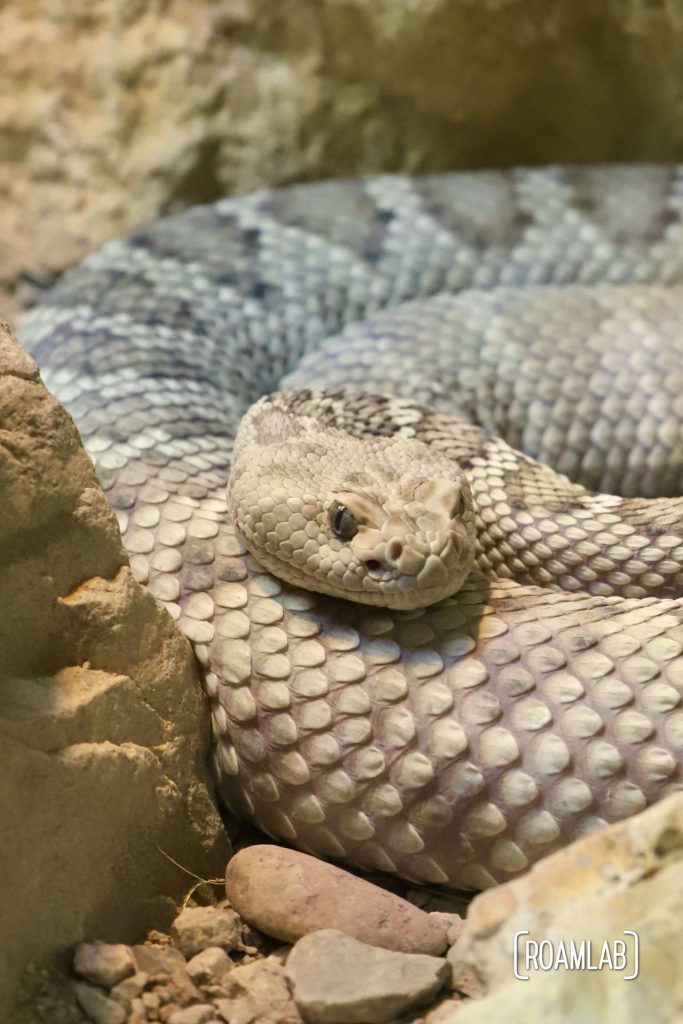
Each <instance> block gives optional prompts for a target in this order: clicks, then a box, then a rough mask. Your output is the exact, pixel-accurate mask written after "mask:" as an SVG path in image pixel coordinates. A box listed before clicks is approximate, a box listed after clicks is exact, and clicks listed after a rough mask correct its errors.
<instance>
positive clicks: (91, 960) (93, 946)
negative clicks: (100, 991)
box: [74, 942, 135, 988]
mask: <svg viewBox="0 0 683 1024" xmlns="http://www.w3.org/2000/svg"><path fill="white" fill-rule="evenodd" d="M74 970H75V971H76V974H80V976H81V977H82V978H86V979H87V980H88V981H91V982H92V983H93V985H101V986H102V988H113V987H114V985H116V984H117V983H118V982H119V981H123V979H124V978H127V977H129V975H131V974H134V973H135V962H134V960H133V952H132V950H131V948H130V946H123V945H121V944H120V943H119V944H116V945H114V944H110V943H108V942H82V943H81V944H80V946H77V947H76V952H75V953H74Z"/></svg>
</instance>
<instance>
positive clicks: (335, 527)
mask: <svg viewBox="0 0 683 1024" xmlns="http://www.w3.org/2000/svg"><path fill="white" fill-rule="evenodd" d="M327 516H328V519H329V521H330V527H331V529H332V533H333V534H334V535H335V537H339V539H340V540H351V538H352V537H355V536H356V534H357V533H358V523H357V522H356V517H355V516H354V514H353V512H349V510H348V508H347V507H346V505H342V503H341V502H340V501H333V502H332V504H331V505H330V508H329V511H328V513H327Z"/></svg>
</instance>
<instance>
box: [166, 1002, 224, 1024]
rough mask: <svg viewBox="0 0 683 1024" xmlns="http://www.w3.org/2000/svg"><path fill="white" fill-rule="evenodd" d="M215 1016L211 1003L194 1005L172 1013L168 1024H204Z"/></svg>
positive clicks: (214, 1009)
mask: <svg viewBox="0 0 683 1024" xmlns="http://www.w3.org/2000/svg"><path fill="white" fill-rule="evenodd" d="M215 1016H216V1008H215V1006H213V1005H212V1004H211V1003H195V1004H194V1006H185V1007H184V1008H183V1009H182V1010H176V1011H175V1013H172V1014H171V1016H170V1017H169V1018H168V1024H206V1022H207V1021H210V1020H211V1019H212V1018H214V1017H215Z"/></svg>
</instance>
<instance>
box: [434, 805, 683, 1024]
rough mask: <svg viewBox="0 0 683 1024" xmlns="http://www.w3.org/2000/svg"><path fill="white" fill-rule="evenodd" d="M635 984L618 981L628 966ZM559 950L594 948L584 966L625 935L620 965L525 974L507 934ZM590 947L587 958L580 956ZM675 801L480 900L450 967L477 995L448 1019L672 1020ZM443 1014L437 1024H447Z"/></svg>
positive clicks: (681, 891)
mask: <svg viewBox="0 0 683 1024" xmlns="http://www.w3.org/2000/svg"><path fill="white" fill-rule="evenodd" d="M626 929H629V930H632V931H635V932H636V933H637V935H638V936H639V943H640V969H639V975H638V978H637V980H636V981H633V982H629V983H625V982H624V980H623V976H624V974H626V973H629V972H630V970H631V969H632V968H633V965H634V956H633V939H632V937H629V936H625V935H624V931H625V930H626ZM520 931H525V932H528V933H529V934H528V935H527V936H523V937H522V938H521V939H518V940H517V948H518V950H520V951H521V952H522V960H521V966H522V973H526V968H525V965H524V958H523V953H524V943H525V942H526V941H527V939H528V940H533V941H535V942H538V943H541V942H544V941H546V942H547V943H548V944H549V946H548V948H549V949H550V950H552V951H557V950H558V948H559V944H560V942H561V941H562V940H564V942H565V943H568V942H569V941H570V940H571V941H573V942H574V944H575V946H576V948H577V949H580V944H581V943H582V942H591V943H592V947H591V948H592V950H593V954H592V956H593V960H594V961H597V959H598V954H599V952H600V951H601V950H602V948H603V944H604V943H605V942H610V943H611V942H613V941H614V940H616V939H619V940H622V941H623V940H625V941H626V942H627V943H629V944H630V945H628V946H627V955H628V958H629V959H628V963H627V967H626V968H625V969H618V970H609V969H607V968H603V969H602V970H593V971H589V970H586V969H580V970H579V969H576V970H573V971H572V970H567V969H565V968H564V967H562V966H560V967H558V968H557V969H551V970H550V971H547V972H543V971H540V970H538V971H537V970H534V969H533V964H532V966H531V968H530V969H529V971H528V973H529V977H530V980H529V981H528V982H524V983H522V982H520V981H518V980H516V979H514V978H511V974H512V966H513V949H514V946H515V935H516V933H518V932H520ZM586 949H587V947H584V954H585V955H586V956H587V955H588V953H587V952H586ZM681 949H683V794H681V793H676V794H674V795H671V796H670V797H668V798H667V799H665V800H662V801H660V802H659V803H657V804H655V805H654V806H653V807H650V808H649V809H648V810H646V811H643V812H641V813H640V814H638V815H636V816H635V817H633V818H630V819H628V820H626V821H623V822H619V823H617V824H616V825H612V826H610V827H609V828H606V829H604V830H602V831H600V832H597V833H595V834H593V835H590V836H588V837H586V838H585V839H582V840H579V841H578V842H576V843H573V844H572V845H571V846H569V847H567V848H566V849H564V850H561V851H559V852H558V853H554V854H552V855H551V856H550V857H548V858H546V859H545V860H542V861H540V862H539V863H538V864H537V865H535V866H534V867H533V868H532V869H531V870H530V871H529V872H527V874H525V875H523V876H521V877H520V878H517V879H515V880H514V881H512V882H509V883H507V884H506V885H504V886H500V887H499V888H497V889H492V890H490V891H489V892H486V893H483V894H481V895H480V896H477V897H476V898H475V900H474V902H473V903H472V906H471V910H470V913H469V915H468V918H467V920H466V922H465V927H464V929H463V932H462V935H461V937H460V939H459V940H458V942H457V943H456V945H455V946H454V947H453V949H452V950H451V951H450V954H449V959H450V958H451V957H452V962H453V965H454V969H455V970H456V971H460V972H468V971H469V972H470V973H471V976H472V977H475V978H476V979H477V980H478V983H479V985H480V989H481V991H482V992H486V993H489V994H488V995H487V996H486V997H485V998H483V999H481V1000H479V1001H477V1002H473V1003H470V1004H468V1005H467V1006H466V1007H464V1008H462V1009H458V1010H457V1015H456V1013H454V1014H453V1016H452V1021H453V1024H455V1022H456V1021H457V1024H484V1022H490V1021H496V1024H499V1022H500V1024H508V1022H509V1024H512V1022H516V1021H519V1020H524V1021H525V1022H528V1024H555V1022H557V1024H560V1022H564V1021H566V1019H567V1017H566V1013H567V1007H571V1012H572V1015H573V1016H572V1019H573V1020H574V1019H575V1020H581V1021H583V1020H603V1019H606V1018H605V1008H606V1007H609V1015H608V1016H609V1019H610V1020H633V1021H635V1020H647V1021H648V1022H649V1021H661V1022H664V1021H673V1020H674V1019H676V1018H677V1014H679V1013H680V1006H681V1005H682V1004H683V972H681V958H680V950H681ZM450 1022H451V1017H448V1018H447V1020H446V1021H444V1022H443V1024H450Z"/></svg>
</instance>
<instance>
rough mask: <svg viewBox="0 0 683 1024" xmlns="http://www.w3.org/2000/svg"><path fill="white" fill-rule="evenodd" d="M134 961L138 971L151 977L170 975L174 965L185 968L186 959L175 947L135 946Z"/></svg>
mask: <svg viewBox="0 0 683 1024" xmlns="http://www.w3.org/2000/svg"><path fill="white" fill-rule="evenodd" d="M133 960H134V961H135V967H136V968H137V970H138V971H144V972H145V973H146V974H149V975H153V974H159V972H160V971H163V972H165V973H168V972H169V971H171V970H172V969H173V965H174V964H176V965H178V964H180V965H182V966H183V967H184V966H185V957H184V956H183V954H182V953H180V952H179V951H178V950H177V949H175V948H174V947H173V946H145V945H140V946H133Z"/></svg>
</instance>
